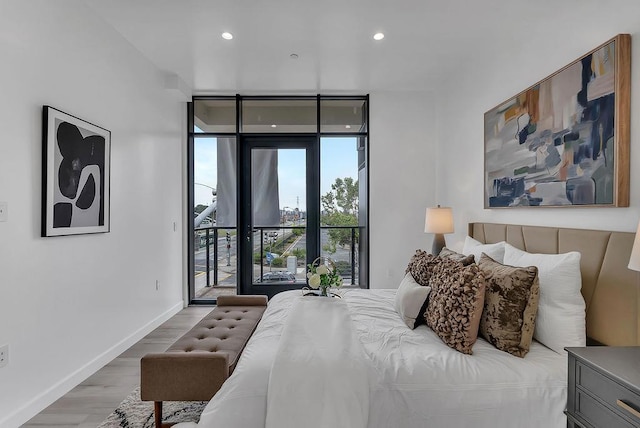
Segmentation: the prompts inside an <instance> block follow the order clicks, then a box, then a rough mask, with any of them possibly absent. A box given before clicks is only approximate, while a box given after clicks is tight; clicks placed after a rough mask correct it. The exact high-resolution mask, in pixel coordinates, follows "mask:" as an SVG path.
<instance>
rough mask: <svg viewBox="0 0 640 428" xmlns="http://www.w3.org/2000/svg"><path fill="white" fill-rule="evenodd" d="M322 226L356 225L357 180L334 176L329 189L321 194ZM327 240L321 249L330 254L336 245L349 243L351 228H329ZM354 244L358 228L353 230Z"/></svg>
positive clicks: (357, 237)
mask: <svg viewBox="0 0 640 428" xmlns="http://www.w3.org/2000/svg"><path fill="white" fill-rule="evenodd" d="M320 199H321V201H322V210H323V211H322V215H321V217H320V222H321V223H322V225H323V226H358V180H355V181H354V180H353V178H351V177H346V178H344V179H342V178H336V182H335V183H334V184H332V185H331V191H330V192H328V193H327V194H326V195H324V196H322V197H321V198H320ZM328 233H329V242H328V243H327V244H326V245H325V246H323V248H322V249H323V250H325V251H327V252H328V253H330V254H333V253H335V252H336V248H337V246H346V245H351V229H349V228H345V229H329V232H328ZM354 238H355V242H354V243H355V244H356V245H357V243H358V239H359V236H358V230H356V232H355V237H354Z"/></svg>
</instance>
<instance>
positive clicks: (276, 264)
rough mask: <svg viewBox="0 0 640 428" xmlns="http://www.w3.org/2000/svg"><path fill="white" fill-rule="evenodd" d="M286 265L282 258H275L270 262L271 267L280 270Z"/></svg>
mask: <svg viewBox="0 0 640 428" xmlns="http://www.w3.org/2000/svg"><path fill="white" fill-rule="evenodd" d="M285 264H286V260H285V259H284V258H283V257H276V258H274V259H273V260H272V261H271V267H276V268H281V267H284V266H285Z"/></svg>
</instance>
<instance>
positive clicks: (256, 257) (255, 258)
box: [253, 251, 267, 265]
mask: <svg viewBox="0 0 640 428" xmlns="http://www.w3.org/2000/svg"><path fill="white" fill-rule="evenodd" d="M266 255H267V254H266V252H264V251H263V252H262V254H260V252H257V253H253V263H255V264H258V265H259V264H262V261H263V260H264V258H265V257H266Z"/></svg>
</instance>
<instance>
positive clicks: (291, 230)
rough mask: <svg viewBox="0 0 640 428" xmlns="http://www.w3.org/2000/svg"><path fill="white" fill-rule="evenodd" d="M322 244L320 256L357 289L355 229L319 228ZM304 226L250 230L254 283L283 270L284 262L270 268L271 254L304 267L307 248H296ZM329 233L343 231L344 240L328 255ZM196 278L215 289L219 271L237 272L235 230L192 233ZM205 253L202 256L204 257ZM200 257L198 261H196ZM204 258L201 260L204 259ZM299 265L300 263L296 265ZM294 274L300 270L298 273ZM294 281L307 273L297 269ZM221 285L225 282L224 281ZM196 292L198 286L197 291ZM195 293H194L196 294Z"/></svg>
mask: <svg viewBox="0 0 640 428" xmlns="http://www.w3.org/2000/svg"><path fill="white" fill-rule="evenodd" d="M320 229H321V243H322V246H323V249H322V251H321V254H322V255H323V256H327V257H330V258H332V259H333V260H334V262H335V263H336V266H337V267H338V270H339V271H340V274H341V275H342V276H343V277H344V278H345V284H346V285H356V284H357V283H358V282H357V272H358V269H357V267H358V257H357V242H358V241H357V240H358V229H359V228H358V226H321V227H320ZM305 230H306V227H305V226H295V225H291V226H288V225H283V226H280V227H256V228H254V229H253V232H254V236H253V244H254V248H253V263H254V269H253V272H254V274H253V276H254V278H253V281H254V282H261V281H262V279H263V278H267V279H265V281H269V280H268V277H269V275H267V277H265V270H272V269H273V268H276V270H278V269H281V268H282V267H284V266H280V263H284V261H283V260H276V262H277V266H274V265H273V262H274V260H275V259H274V258H273V256H274V254H277V255H278V256H283V255H296V257H297V259H298V261H299V260H300V259H301V260H303V264H302V265H301V267H302V268H304V267H305V266H306V263H307V262H308V261H307V260H306V247H305V246H304V245H300V246H298V245H297V242H298V241H299V238H302V237H304V232H305ZM332 230H344V231H345V232H346V236H342V237H341V238H340V240H341V241H342V243H343V245H337V246H336V247H335V248H332V250H335V251H333V252H329V251H328V250H329V249H328V248H327V246H328V243H329V233H330V231H332ZM195 235H196V236H195V239H194V243H195V248H194V249H193V251H194V255H195V257H194V259H195V265H196V269H195V274H196V276H199V275H202V274H204V275H206V283H205V285H204V286H206V287H211V286H218V285H220V281H219V274H218V271H219V270H220V267H221V262H222V263H224V265H223V266H230V267H229V269H228V272H227V273H229V272H232V273H235V272H237V263H235V266H232V263H231V260H232V259H235V258H236V250H237V246H236V229H235V228H229V227H219V226H205V227H199V228H197V229H196V230H195ZM203 253H204V254H203ZM198 256H200V257H198ZM202 256H204V260H203V257H202ZM285 260H286V259H285ZM297 265H300V263H297ZM297 270H301V272H300V273H298V272H297ZM292 273H293V274H294V275H295V277H296V281H295V282H296V283H300V284H303V283H305V282H306V269H300V268H298V269H296V272H292ZM223 281H224V279H223ZM228 285H235V283H228ZM196 288H198V286H197V287H196ZM196 292H197V290H196Z"/></svg>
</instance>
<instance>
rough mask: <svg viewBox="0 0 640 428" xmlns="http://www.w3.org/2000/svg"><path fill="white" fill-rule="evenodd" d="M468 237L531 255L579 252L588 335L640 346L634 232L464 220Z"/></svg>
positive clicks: (638, 277) (639, 282) (605, 341)
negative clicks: (632, 266) (504, 243)
mask: <svg viewBox="0 0 640 428" xmlns="http://www.w3.org/2000/svg"><path fill="white" fill-rule="evenodd" d="M469 236H471V237H473V238H474V239H476V240H478V241H480V242H483V243H486V244H491V243H495V242H500V241H507V242H508V243H509V244H511V245H513V246H514V247H517V248H520V249H521V250H524V251H527V252H530V253H546V254H558V253H566V252H568V251H579V252H580V253H581V254H582V258H581V261H580V270H581V271H582V295H583V297H584V300H585V302H586V304H587V337H589V338H590V339H592V340H595V341H596V342H599V343H602V344H605V345H611V346H636V345H640V274H639V273H638V272H634V271H632V270H629V269H628V268H627V264H628V263H629V256H630V255H631V247H632V246H633V239H634V234H633V233H630V232H608V231H601V230H585V229H564V228H558V227H541V226H519V225H512V224H495V223H469Z"/></svg>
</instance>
